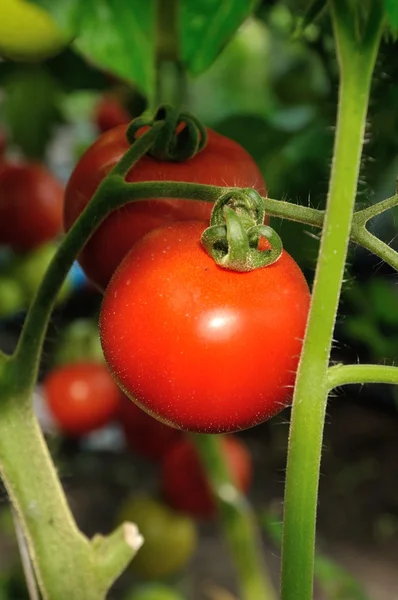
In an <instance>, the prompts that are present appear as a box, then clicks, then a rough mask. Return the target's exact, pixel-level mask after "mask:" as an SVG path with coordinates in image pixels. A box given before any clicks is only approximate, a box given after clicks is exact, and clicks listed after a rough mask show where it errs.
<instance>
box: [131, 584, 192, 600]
mask: <svg viewBox="0 0 398 600" xmlns="http://www.w3.org/2000/svg"><path fill="white" fill-rule="evenodd" d="M124 600H185V599H184V597H183V596H181V594H180V593H179V592H177V591H176V590H174V589H173V588H171V587H169V586H167V585H162V584H161V583H148V584H147V585H143V586H140V587H139V588H137V589H136V590H134V591H133V592H131V593H130V594H128V595H127V596H126V598H125V599H124Z"/></svg>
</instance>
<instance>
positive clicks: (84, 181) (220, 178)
mask: <svg viewBox="0 0 398 600" xmlns="http://www.w3.org/2000/svg"><path fill="white" fill-rule="evenodd" d="M126 130H127V127H126V126H125V125H122V126H120V127H116V128H115V129H111V130H110V131H107V132H106V133H104V134H103V135H102V136H100V137H99V138H98V140H97V141H96V142H95V143H94V144H93V145H92V146H91V147H90V148H89V149H88V150H87V151H86V152H85V154H84V155H83V156H82V158H81V159H80V161H79V162H78V163H77V165H76V167H75V169H74V171H73V173H72V175H71V177H70V179H69V182H68V185H67V187H66V192H65V205H64V227H65V230H66V231H68V230H69V229H70V228H71V226H72V225H73V223H74V222H75V221H76V219H77V218H78V216H79V215H80V214H81V212H82V211H83V210H84V208H85V207H86V205H87V204H88V202H89V201H90V199H91V198H92V196H93V194H94V192H95V191H96V189H97V187H98V185H99V184H100V183H101V181H102V179H103V178H104V177H105V175H107V173H109V171H110V170H111V169H112V168H113V167H114V166H115V164H116V163H117V162H118V161H119V160H120V159H121V158H122V156H123V154H125V152H126V151H127V150H128V148H129V143H128V141H127V139H126ZM126 180H127V181H131V182H138V181H156V180H160V181H184V182H193V183H202V184H208V185H220V186H225V187H229V186H238V187H253V188H255V189H256V190H257V191H258V192H259V193H260V194H262V195H265V194H266V187H265V183H264V180H263V178H262V175H261V172H260V170H259V168H258V167H257V165H256V163H255V162H254V160H253V159H252V158H251V156H250V155H249V154H248V153H247V152H246V150H244V148H242V146H240V145H239V144H237V143H236V142H234V141H233V140H230V139H229V138H227V137H225V136H223V135H220V134H218V133H216V132H215V131H212V130H211V129H208V143H207V145H206V147H205V148H204V149H203V150H202V151H201V152H199V153H198V154H196V155H195V156H194V157H193V158H191V159H190V160H187V161H185V162H172V161H160V160H156V159H155V158H152V157H151V156H149V155H145V156H143V157H142V158H141V159H140V160H139V161H138V163H137V164H136V165H135V166H134V167H133V168H132V169H131V170H130V171H129V173H128V174H127V177H126ZM212 207H213V205H212V204H211V203H209V202H201V201H193V200H192V201H187V200H181V199H171V198H162V199H161V198H153V199H151V200H144V201H142V202H133V203H129V204H126V205H125V206H123V207H122V208H120V209H117V210H115V211H113V212H112V213H111V214H110V215H109V216H108V217H107V218H106V219H105V220H104V222H103V223H102V224H101V225H100V226H99V228H98V229H97V230H96V232H95V233H94V235H93V236H92V237H91V238H90V240H89V241H88V242H87V244H86V246H85V248H84V249H83V251H82V252H81V254H80V257H79V262H80V264H81V265H82V267H83V269H84V271H85V273H86V275H87V276H88V277H89V278H90V279H91V280H92V281H94V282H95V283H96V284H97V285H98V287H99V288H101V289H105V288H106V286H107V284H108V282H109V280H110V278H111V277H112V275H113V273H114V272H115V270H116V268H117V267H118V265H119V264H120V262H121V261H122V259H123V257H124V256H125V255H126V254H127V252H128V251H129V250H130V249H131V247H132V246H133V245H134V243H135V242H137V240H139V239H140V238H141V237H142V236H143V235H145V234H146V233H148V232H149V231H151V230H152V229H155V228H156V227H160V226H162V225H166V224H167V223H170V222H173V221H187V220H199V221H209V219H210V214H211V210H212Z"/></svg>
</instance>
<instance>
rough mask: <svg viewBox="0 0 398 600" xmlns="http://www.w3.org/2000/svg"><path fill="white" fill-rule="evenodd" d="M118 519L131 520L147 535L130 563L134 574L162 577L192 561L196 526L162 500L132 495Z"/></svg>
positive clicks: (141, 532) (120, 520)
mask: <svg viewBox="0 0 398 600" xmlns="http://www.w3.org/2000/svg"><path fill="white" fill-rule="evenodd" d="M118 517H119V518H118V521H119V522H124V521H132V522H133V523H135V524H136V525H137V527H138V530H139V532H140V534H141V535H142V536H143V538H144V544H143V546H142V547H141V548H140V549H139V550H138V552H137V554H136V556H135V557H134V559H133V561H132V563H131V569H132V571H134V573H136V574H138V575H140V576H142V577H144V578H146V579H160V578H164V577H168V576H170V575H174V574H175V573H178V572H179V571H180V570H181V569H183V568H184V567H185V565H186V564H187V563H188V562H189V561H190V559H191V558H192V556H193V553H194V551H195V549H196V546H197V533H196V526H195V523H194V521H193V520H192V519H190V518H189V517H186V516H184V515H180V514H178V513H176V512H174V511H173V510H171V509H170V508H169V507H168V506H166V505H164V504H163V503H161V502H159V501H157V500H154V499H152V498H147V497H137V498H129V499H128V500H126V501H125V503H124V504H123V506H122V508H121V510H120V513H119V515H118Z"/></svg>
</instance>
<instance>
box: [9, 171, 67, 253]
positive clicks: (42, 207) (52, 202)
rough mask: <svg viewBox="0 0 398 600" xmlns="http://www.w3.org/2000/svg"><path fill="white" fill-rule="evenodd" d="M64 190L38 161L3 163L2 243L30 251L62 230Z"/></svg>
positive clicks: (23, 250) (18, 249)
mask: <svg viewBox="0 0 398 600" xmlns="http://www.w3.org/2000/svg"><path fill="white" fill-rule="evenodd" d="M63 199H64V189H63V186H62V185H61V183H60V182H59V181H58V180H57V179H56V178H55V177H54V175H52V174H51V173H50V172H49V171H48V170H47V169H46V168H45V167H44V166H42V165H40V164H36V163H25V164H12V163H2V164H1V165H0V244H7V245H9V246H11V247H12V248H13V250H15V251H17V252H19V251H20V252H27V251H29V250H32V249H33V248H36V247H37V246H39V245H41V244H43V243H44V242H47V241H49V240H52V239H53V238H55V236H57V235H58V234H59V233H60V232H61V230H62V209H63Z"/></svg>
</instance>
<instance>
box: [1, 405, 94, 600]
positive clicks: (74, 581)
mask: <svg viewBox="0 0 398 600" xmlns="http://www.w3.org/2000/svg"><path fill="white" fill-rule="evenodd" d="M0 409H1V410H0V417H1V418H0V470H1V476H2V479H3V482H4V484H5V486H6V489H7V492H8V494H9V496H10V499H11V502H12V504H13V507H14V509H15V511H16V513H17V515H18V519H19V521H20V524H21V528H22V530H23V532H24V536H25V539H26V542H27V545H28V548H29V554H30V557H31V560H32V562H33V565H34V567H35V572H36V576H37V579H38V582H39V585H40V589H41V592H42V594H43V597H44V598H51V599H53V598H54V599H55V598H56V599H57V600H64V599H65V600H70V598H77V597H79V596H78V595H76V594H79V593H80V594H82V596H80V597H84V598H87V599H92V600H94V599H96V600H98V595H97V596H95V592H98V589H97V587H96V584H95V581H94V580H93V577H90V571H91V569H90V567H89V561H90V558H91V557H90V552H89V549H90V548H89V541H88V540H87V539H86V538H85V537H84V536H83V535H82V534H81V533H80V532H79V531H78V529H77V527H76V525H75V522H74V520H73V517H72V515H71V513H70V510H69V507H68V505H67V503H66V500H65V497H64V494H63V492H62V489H61V486H60V483H59V480H58V477H57V475H56V472H55V469H54V467H53V464H52V461H51V457H50V455H49V453H48V450H47V446H46V444H45V442H44V440H43V437H42V435H41V432H40V430H39V427H38V424H37V421H36V418H35V416H34V414H33V410H32V408H31V405H30V403H28V402H26V399H25V398H20V397H18V396H13V395H10V396H8V397H6V396H5V395H3V396H2V404H1V407H0ZM72 574H73V575H72Z"/></svg>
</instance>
